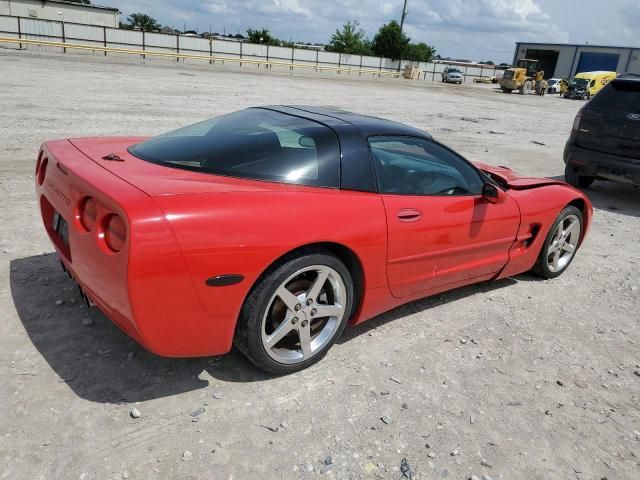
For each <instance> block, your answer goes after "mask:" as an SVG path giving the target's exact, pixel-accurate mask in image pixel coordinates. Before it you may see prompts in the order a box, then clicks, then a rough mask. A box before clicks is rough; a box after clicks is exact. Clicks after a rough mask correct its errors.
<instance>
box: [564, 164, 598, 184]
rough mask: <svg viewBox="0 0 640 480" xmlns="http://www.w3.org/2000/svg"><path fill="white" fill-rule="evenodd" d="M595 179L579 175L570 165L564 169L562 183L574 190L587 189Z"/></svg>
mask: <svg viewBox="0 0 640 480" xmlns="http://www.w3.org/2000/svg"><path fill="white" fill-rule="evenodd" d="M594 180H595V177H591V176H587V175H580V174H578V170H577V169H576V168H574V167H572V166H570V165H567V166H566V167H565V169H564V181H565V182H567V183H568V184H569V185H571V186H572V187H576V188H585V189H586V188H589V187H590V186H591V184H592V183H593V181H594Z"/></svg>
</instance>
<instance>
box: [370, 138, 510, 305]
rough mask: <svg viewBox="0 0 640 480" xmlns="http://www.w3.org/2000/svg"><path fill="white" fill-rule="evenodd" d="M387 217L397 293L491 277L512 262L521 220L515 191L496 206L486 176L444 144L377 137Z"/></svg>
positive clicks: (373, 143)
mask: <svg viewBox="0 0 640 480" xmlns="http://www.w3.org/2000/svg"><path fill="white" fill-rule="evenodd" d="M369 146H370V148H371V152H372V156H373V159H374V164H375V169H376V176H377V181H378V190H379V192H380V195H381V197H382V201H383V203H384V206H385V211H386V216H387V229H388V251H387V277H388V282H389V286H390V289H391V292H392V293H393V295H394V296H396V297H406V296H410V295H414V294H417V293H424V294H425V295H428V294H430V293H435V292H437V291H443V290H447V289H448V288H455V287H456V286H460V285H463V284H468V283H473V281H474V280H476V281H480V280H483V279H487V278H489V277H491V276H493V275H495V274H496V273H498V272H499V271H500V270H501V269H502V268H503V267H504V266H505V265H506V263H507V262H508V260H509V249H510V247H511V245H512V244H513V242H514V240H515V238H516V234H517V231H518V227H519V224H520V211H519V208H518V205H517V203H516V202H515V201H514V200H513V199H512V198H511V197H510V196H509V195H507V194H504V195H500V197H501V201H499V202H498V203H492V202H490V201H488V200H487V199H485V198H484V197H483V195H482V188H483V185H484V183H485V178H484V177H483V176H482V175H481V174H480V173H479V172H478V171H477V170H476V169H475V168H474V167H473V166H472V165H471V164H469V163H468V162H467V161H466V160H464V159H463V158H462V157H460V156H458V155H457V154H455V153H454V152H453V151H451V150H449V149H448V148H446V147H444V146H442V145H440V144H438V143H437V142H434V141H431V140H427V139H423V138H417V137H404V136H376V137H370V138H369Z"/></svg>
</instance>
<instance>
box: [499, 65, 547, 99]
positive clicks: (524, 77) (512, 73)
mask: <svg viewBox="0 0 640 480" xmlns="http://www.w3.org/2000/svg"><path fill="white" fill-rule="evenodd" d="M537 72H538V60H532V59H528V58H522V59H520V60H518V63H517V64H516V66H515V67H511V68H508V69H507V70H505V72H504V75H503V77H502V78H501V79H500V88H501V89H502V91H503V92H504V93H511V92H513V91H514V90H518V92H519V93H520V94H521V95H529V94H530V93H531V92H532V91H533V90H534V89H535V86H536V80H537V78H536V73H537Z"/></svg>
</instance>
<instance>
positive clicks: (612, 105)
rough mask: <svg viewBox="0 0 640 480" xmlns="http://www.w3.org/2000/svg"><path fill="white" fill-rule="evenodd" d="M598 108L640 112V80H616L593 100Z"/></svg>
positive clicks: (592, 102) (592, 103)
mask: <svg viewBox="0 0 640 480" xmlns="http://www.w3.org/2000/svg"><path fill="white" fill-rule="evenodd" d="M590 105H592V106H594V107H598V108H607V109H611V110H621V111H625V112H629V113H640V81H637V80H626V81H625V80H614V81H613V82H611V83H609V85H607V86H606V87H604V88H603V89H602V90H601V91H600V93H598V94H597V95H596V96H595V97H593V99H592V100H591V103H590Z"/></svg>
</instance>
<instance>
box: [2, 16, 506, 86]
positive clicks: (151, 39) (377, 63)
mask: <svg viewBox="0 0 640 480" xmlns="http://www.w3.org/2000/svg"><path fill="white" fill-rule="evenodd" d="M0 37H2V38H0V46H2V45H3V44H4V45H6V44H12V45H17V48H19V49H22V48H28V47H29V46H37V48H42V47H55V48H59V49H61V51H62V52H64V53H67V51H68V50H71V51H93V52H99V53H103V54H104V55H107V54H108V53H109V52H111V53H114V54H128V55H141V57H142V58H146V57H147V56H150V57H169V58H171V57H172V58H175V59H176V61H180V60H182V61H184V60H185V59H194V60H208V61H209V63H212V64H213V63H215V62H218V61H219V62H233V63H237V64H239V65H240V66H242V65H244V64H249V65H257V66H258V67H259V66H265V67H267V68H271V67H278V68H282V67H288V68H289V69H290V70H294V69H300V68H302V69H313V70H315V71H317V72H327V71H328V72H335V73H338V74H340V73H342V72H345V73H347V74H350V73H357V74H359V75H362V74H372V75H373V74H374V73H375V74H376V75H378V76H380V77H382V76H392V77H397V76H400V75H401V74H402V71H401V70H400V69H399V67H400V62H399V61H393V60H391V59H388V58H381V57H368V56H363V55H348V54H341V53H333V52H325V51H318V50H309V49H301V48H289V47H276V46H269V45H260V44H252V43H243V42H234V41H228V40H220V39H214V38H209V39H204V38H200V37H190V36H183V35H175V34H161V33H155V32H144V31H138V30H124V29H119V28H113V27H104V26H96V25H86V24H80V23H74V22H64V21H60V20H44V19H36V18H27V17H16V16H7V15H0ZM16 40H19V41H16ZM86 47H90V48H86ZM403 63H406V64H408V65H410V66H414V67H417V68H418V69H419V70H420V76H419V78H421V79H423V80H431V81H437V80H440V74H441V72H442V71H443V70H444V68H446V67H447V66H449V65H450V64H447V63H435V62H429V63H426V62H410V61H407V62H403ZM459 67H460V68H461V69H463V79H464V81H465V82H467V81H473V80H474V79H484V78H487V77H491V76H493V75H495V68H491V67H489V66H486V65H478V66H475V65H470V66H459Z"/></svg>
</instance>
